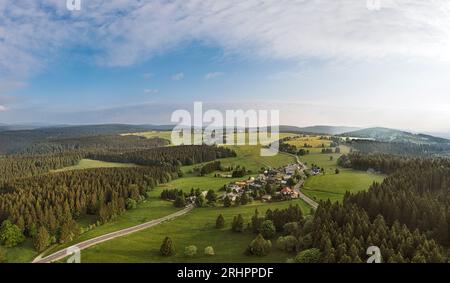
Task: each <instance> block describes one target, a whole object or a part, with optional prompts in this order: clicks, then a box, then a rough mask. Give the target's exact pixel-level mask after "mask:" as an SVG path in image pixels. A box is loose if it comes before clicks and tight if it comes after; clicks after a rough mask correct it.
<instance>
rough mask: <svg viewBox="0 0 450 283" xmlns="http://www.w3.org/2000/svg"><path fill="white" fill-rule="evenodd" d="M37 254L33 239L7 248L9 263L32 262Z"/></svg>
mask: <svg viewBox="0 0 450 283" xmlns="http://www.w3.org/2000/svg"><path fill="white" fill-rule="evenodd" d="M36 256H38V252H36V250H35V249H34V247H33V242H32V241H31V239H27V240H26V241H25V242H24V243H22V244H21V245H20V246H17V247H14V248H6V259H7V261H8V263H23V262H31V261H32V260H33V259H34V258H35V257H36Z"/></svg>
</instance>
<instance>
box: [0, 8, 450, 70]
mask: <svg viewBox="0 0 450 283" xmlns="http://www.w3.org/2000/svg"><path fill="white" fill-rule="evenodd" d="M381 3H382V5H381V10H373V9H372V10H371V9H368V7H367V5H366V1H363V0H361V1H348V2H346V3H345V5H344V4H342V3H340V2H339V1H326V0H316V1H312V0H304V1H292V0H279V1H260V0H248V1H245V2H243V1H240V0H216V1H199V0H173V1H159V0H149V1H145V2H143V1H140V0H129V1H83V7H82V11H80V12H76V13H74V12H70V11H67V10H66V8H65V1H59V0H48V1H46V2H45V4H42V3H40V2H37V1H27V0H3V1H1V4H0V18H1V19H2V22H1V23H0V43H1V44H0V74H2V75H5V74H15V75H19V74H24V73H29V72H30V71H35V70H36V69H38V68H40V67H42V66H43V65H44V66H45V64H46V63H47V62H48V61H51V59H52V57H53V56H54V54H57V52H55V51H58V50H60V49H61V48H64V47H66V46H69V47H70V46H75V44H76V45H77V46H82V47H89V48H95V50H98V52H97V53H96V54H97V55H96V56H97V57H96V62H98V63H101V64H105V65H119V66H120V65H132V64H135V63H138V62H141V61H142V60H145V59H148V58H151V57H152V56H154V55H155V54H159V53H162V52H165V51H166V50H169V51H170V50H171V49H173V48H176V47H178V46H179V45H181V44H183V43H186V42H189V41H193V40H199V41H201V42H208V44H213V45H216V46H218V47H221V48H223V50H224V51H226V52H227V53H238V54H243V55H245V56H256V57H262V58H271V59H273V58H275V59H277V58H281V59H294V60H298V59H303V58H305V57H316V58H323V59H342V58H343V59H345V58H348V59H351V60H354V59H357V60H358V59H364V60H367V59H369V60H370V59H380V58H385V57H392V56H394V57H402V58H406V59H408V58H411V57H422V58H426V59H431V60H438V61H442V60H446V61H450V52H448V50H450V17H449V15H450V1H447V0H433V1H423V0H410V1H400V0H383V1H381ZM145 34H149V35H151V36H143V35H145Z"/></svg>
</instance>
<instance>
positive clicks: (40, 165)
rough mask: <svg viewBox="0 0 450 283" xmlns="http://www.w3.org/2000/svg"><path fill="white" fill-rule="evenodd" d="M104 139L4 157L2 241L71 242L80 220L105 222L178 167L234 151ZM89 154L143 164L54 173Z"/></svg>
mask: <svg viewBox="0 0 450 283" xmlns="http://www.w3.org/2000/svg"><path fill="white" fill-rule="evenodd" d="M136 139H140V138H139V137H133V138H132V139H131V140H132V141H133V142H132V144H133V146H134V145H135V144H136ZM71 140H73V139H71ZM102 140H106V141H109V140H110V138H109V137H108V136H105V137H102V138H99V137H92V138H90V137H85V138H78V141H80V143H81V144H83V145H82V146H80V147H77V148H73V147H70V148H62V149H63V150H62V151H61V153H51V154H15V155H6V156H2V157H0V161H1V162H0V174H1V179H0V223H1V227H0V242H1V243H2V244H3V245H4V246H6V247H13V246H16V245H19V244H20V243H22V242H23V241H24V240H25V239H26V238H31V239H33V241H34V243H35V247H36V249H37V250H38V251H41V250H43V249H45V248H46V247H47V246H49V245H50V244H53V243H65V242H68V241H70V240H71V239H73V238H74V237H75V236H76V235H78V234H79V233H80V227H79V226H78V221H79V220H81V219H84V218H86V217H88V218H92V217H94V219H95V220H96V222H97V223H98V224H102V223H105V222H108V221H110V220H112V219H114V218H115V217H116V216H118V215H119V214H121V213H122V212H124V211H125V210H127V209H130V208H132V207H135V205H136V203H138V202H140V201H143V200H145V199H146V198H147V194H148V192H149V191H150V190H152V189H153V188H154V187H155V186H157V185H158V184H161V183H166V182H169V181H171V180H172V179H175V178H178V177H180V176H181V175H182V173H181V171H180V167H179V166H181V165H184V164H195V163H200V162H206V161H214V160H215V159H216V158H223V157H227V156H235V155H236V153H235V152H234V151H232V150H230V149H226V148H218V147H216V146H207V145H201V146H173V147H161V148H154V147H155V146H157V145H159V144H161V141H160V140H154V139H153V140H152V139H150V140H149V142H146V141H143V142H142V143H141V145H142V147H143V148H145V147H147V146H148V147H149V149H145V150H144V149H141V148H139V147H138V148H137V149H136V150H132V149H131V147H130V149H128V148H126V144H123V143H122V141H124V139H122V138H118V140H117V141H116V142H114V143H109V144H110V145H112V146H110V147H106V148H103V149H101V147H100V145H101V141H102ZM128 141H129V140H128ZM128 141H126V142H128ZM155 141H156V143H155ZM68 144H70V143H68ZM84 146H86V147H85V148H83V147H84ZM122 146H125V148H124V149H121V150H119V148H121V147H122ZM86 157H89V158H96V159H98V160H105V161H108V160H114V161H116V162H124V163H135V164H137V165H141V166H136V167H124V168H94V169H87V170H72V171H61V172H50V171H51V170H54V169H59V168H63V167H67V166H72V165H75V164H77V163H78V162H79V161H80V160H81V159H83V158H86ZM218 164H220V163H218Z"/></svg>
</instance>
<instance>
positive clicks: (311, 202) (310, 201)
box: [291, 154, 319, 209]
mask: <svg viewBox="0 0 450 283" xmlns="http://www.w3.org/2000/svg"><path fill="white" fill-rule="evenodd" d="M291 155H292V156H294V157H295V160H297V163H298V164H299V165H300V166H301V167H302V168H303V170H305V169H306V166H305V164H303V163H301V162H300V159H298V156H297V155H294V154H291ZM302 185H303V180H300V182H298V183H297V184H296V185H295V186H294V190H297V191H298V196H299V197H300V198H301V199H302V200H303V201H304V202H306V203H307V204H308V205H309V206H311V207H312V208H313V209H317V208H318V207H319V204H318V203H317V202H316V201H314V200H313V199H311V198H310V197H308V196H307V195H305V194H304V193H302V191H301V190H300V188H301V187H302Z"/></svg>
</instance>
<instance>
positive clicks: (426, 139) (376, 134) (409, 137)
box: [340, 127, 450, 144]
mask: <svg viewBox="0 0 450 283" xmlns="http://www.w3.org/2000/svg"><path fill="white" fill-rule="evenodd" d="M340 136H343V137H355V138H362V139H371V140H375V141H381V142H397V143H414V144H449V143H450V140H448V139H444V138H439V137H435V136H431V135H426V134H420V133H418V134H415V133H410V132H406V131H401V130H395V129H389V128H381V127H376V128H368V129H362V130H356V131H351V132H347V133H343V134H341V135H340Z"/></svg>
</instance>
